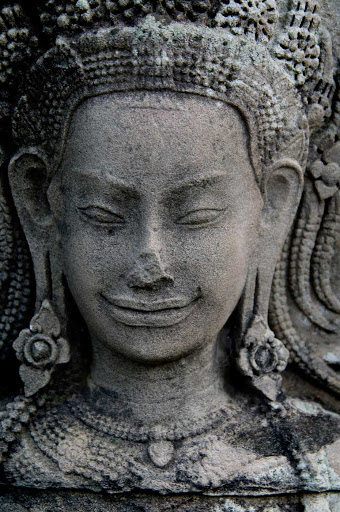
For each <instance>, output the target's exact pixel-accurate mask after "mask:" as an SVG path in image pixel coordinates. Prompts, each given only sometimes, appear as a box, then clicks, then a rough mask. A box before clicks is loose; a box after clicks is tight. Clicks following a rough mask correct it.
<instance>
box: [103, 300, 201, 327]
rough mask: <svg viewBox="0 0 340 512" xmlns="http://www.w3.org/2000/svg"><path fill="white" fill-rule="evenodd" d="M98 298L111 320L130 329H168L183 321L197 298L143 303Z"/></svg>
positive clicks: (193, 306) (194, 305)
mask: <svg viewBox="0 0 340 512" xmlns="http://www.w3.org/2000/svg"><path fill="white" fill-rule="evenodd" d="M100 297H101V299H102V302H103V303H104V304H105V306H106V308H107V309H109V312H110V314H111V315H112V316H113V318H114V319H115V320H116V321H117V322H120V323H122V324H125V325H129V326H131V327H169V326H171V325H175V324H178V323H179V322H181V321H183V320H185V318H187V317H188V316H189V315H190V313H191V312H192V310H193V309H194V308H195V307H196V304H197V301H198V299H199V297H198V296H197V297H194V298H191V299H188V298H174V299H167V300H163V301H155V302H144V301H137V300H131V299H125V298H122V297H112V298H111V297H110V298H108V297H107V296H106V295H105V294H103V293H101V294H100Z"/></svg>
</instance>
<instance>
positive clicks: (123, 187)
mask: <svg viewBox="0 0 340 512" xmlns="http://www.w3.org/2000/svg"><path fill="white" fill-rule="evenodd" d="M73 172H75V173H76V174H78V175H79V176H80V177H83V176H85V177H86V178H88V179H91V180H96V181H99V182H102V183H104V184H106V185H109V186H111V187H113V188H115V189H116V190H119V191H120V192H122V193H125V194H128V195H130V196H132V197H137V196H139V194H138V192H137V191H136V189H135V187H133V186H132V185H128V184H127V183H125V182H124V181H122V180H117V178H113V176H110V175H107V176H106V177H103V178H101V177H99V176H96V175H94V174H93V172H92V171H90V170H88V169H82V170H81V171H80V170H79V169H73ZM226 178H227V175H226V174H224V173H221V174H211V175H209V176H202V177H197V178H189V179H187V180H185V181H184V182H183V183H181V184H180V185H177V186H175V187H171V188H170V189H168V190H167V191H166V194H167V195H168V194H169V193H170V194H171V193H175V194H176V193H177V194H178V193H181V192H185V191H186V190H188V189H192V188H200V187H206V186H212V185H215V184H216V183H219V182H220V181H222V180H223V179H226Z"/></svg>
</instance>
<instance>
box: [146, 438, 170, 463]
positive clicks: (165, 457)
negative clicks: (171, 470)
mask: <svg viewBox="0 0 340 512" xmlns="http://www.w3.org/2000/svg"><path fill="white" fill-rule="evenodd" d="M174 451H175V450H174V445H173V443H172V442H171V441H153V442H151V443H150V444H149V446H148V454H149V457H150V459H151V460H152V462H153V463H154V465H155V466H157V467H158V468H164V467H165V466H167V465H168V464H169V462H170V461H171V460H172V457H173V455H174Z"/></svg>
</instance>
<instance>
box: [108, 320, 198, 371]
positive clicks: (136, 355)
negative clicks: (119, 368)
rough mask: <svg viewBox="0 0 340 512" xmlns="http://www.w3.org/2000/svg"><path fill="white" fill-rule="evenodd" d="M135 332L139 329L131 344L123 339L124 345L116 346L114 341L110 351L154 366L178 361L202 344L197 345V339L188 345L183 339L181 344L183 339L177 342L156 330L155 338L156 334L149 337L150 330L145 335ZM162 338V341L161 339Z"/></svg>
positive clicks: (187, 341)
mask: <svg viewBox="0 0 340 512" xmlns="http://www.w3.org/2000/svg"><path fill="white" fill-rule="evenodd" d="M137 331H139V329H138V330H137V329H136V332H135V335H134V340H132V343H131V344H129V343H128V340H126V339H125V340H124V342H125V343H124V344H121V345H119V346H118V345H117V339H115V343H110V344H109V346H110V348H111V350H112V351H113V352H115V353H116V354H118V355H120V356H122V357H124V358H125V359H128V360H130V361H133V362H136V363H140V364H145V365H150V366H155V365H162V364H167V363H171V362H174V361H179V360H180V359H183V358H185V357H187V356H189V355H190V354H192V353H194V352H195V351H197V350H199V349H200V348H201V346H202V343H198V341H197V338H196V339H195V340H192V342H191V343H190V342H189V340H188V339H187V338H185V337H184V340H185V343H183V337H181V339H179V340H176V339H174V337H170V336H168V335H167V336H166V337H165V336H164V332H159V331H160V329H157V331H158V333H157V335H156V336H155V334H156V333H153V335H151V333H150V329H148V332H147V333H143V334H141V333H138V332H137ZM145 334H146V335H145ZM162 337H163V340H162V339H161V338H162ZM152 338H153V339H152ZM164 338H165V339H164ZM130 341H131V340H130Z"/></svg>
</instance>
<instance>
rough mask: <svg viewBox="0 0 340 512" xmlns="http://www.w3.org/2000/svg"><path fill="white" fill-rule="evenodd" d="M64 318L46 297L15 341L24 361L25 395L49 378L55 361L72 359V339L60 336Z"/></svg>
mask: <svg viewBox="0 0 340 512" xmlns="http://www.w3.org/2000/svg"><path fill="white" fill-rule="evenodd" d="M60 333H61V328H60V322H59V320H58V318H57V316H56V315H55V313H54V311H53V309H52V307H51V305H50V303H49V302H48V301H47V300H45V301H44V302H43V304H42V306H41V308H40V310H39V312H38V314H37V315H35V316H34V317H33V318H32V321H31V324H30V328H29V329H24V330H22V331H21V333H20V335H19V337H18V338H17V339H16V341H15V342H14V343H13V348H14V349H15V351H16V354H17V358H18V359H19V361H21V363H22V364H21V366H20V370H19V372H20V376H21V378H22V380H23V382H24V384H25V395H26V396H31V395H34V394H35V393H36V392H37V391H39V389H41V388H42V387H44V386H46V384H47V383H48V382H49V380H50V378H51V375H52V372H53V370H54V367H55V365H57V364H63V363H67V362H68V361H69V360H70V349H69V344H68V342H67V341H66V340H65V339H64V338H62V337H61V336H60Z"/></svg>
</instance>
